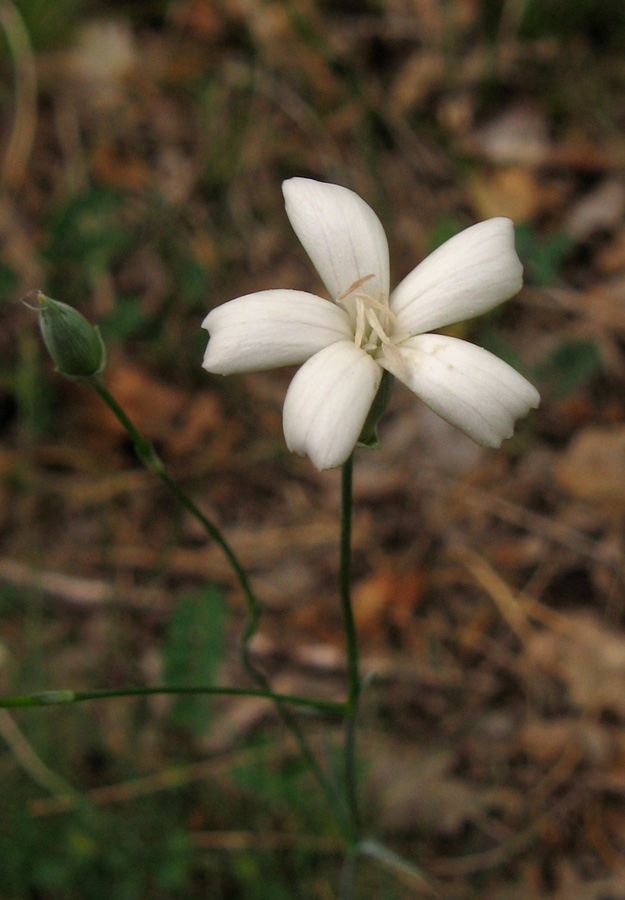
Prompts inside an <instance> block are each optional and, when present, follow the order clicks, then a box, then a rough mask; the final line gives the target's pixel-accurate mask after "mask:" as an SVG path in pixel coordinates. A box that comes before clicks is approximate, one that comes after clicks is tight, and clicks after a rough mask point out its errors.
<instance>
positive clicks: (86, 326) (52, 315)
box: [37, 293, 106, 380]
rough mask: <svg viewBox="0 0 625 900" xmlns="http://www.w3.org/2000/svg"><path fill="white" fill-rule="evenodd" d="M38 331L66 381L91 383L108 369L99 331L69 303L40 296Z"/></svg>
mask: <svg viewBox="0 0 625 900" xmlns="http://www.w3.org/2000/svg"><path fill="white" fill-rule="evenodd" d="M37 302H38V304H39V328H40V329H41V336H42V337H43V342H44V344H45V345H46V347H47V349H48V353H49V354H50V356H51V357H52V360H53V362H54V365H55V366H56V370H57V372H58V373H59V374H60V375H65V376H66V378H74V379H78V380H80V379H83V378H84V379H88V378H93V377H94V376H95V375H99V374H100V372H102V370H103V369H104V366H105V365H106V347H105V346H104V341H103V340H102V335H101V334H100V329H99V328H98V327H97V326H96V325H92V324H91V323H90V322H88V321H87V319H85V317H84V316H83V315H82V313H79V312H78V310H77V309H74V308H73V307H72V306H68V305H67V303H61V302H60V301H58V300H52V299H51V298H50V297H46V296H44V294H42V293H39V294H38V295H37Z"/></svg>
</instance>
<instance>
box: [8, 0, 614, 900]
mask: <svg viewBox="0 0 625 900" xmlns="http://www.w3.org/2000/svg"><path fill="white" fill-rule="evenodd" d="M624 51H625V6H624V5H623V3H622V2H621V0H370V2H365V0H345V2H342V3H339V2H331V0H266V2H263V0H135V2H128V3H119V2H117V3H116V2H105V0H54V2H50V0H12V2H11V0H0V298H1V300H2V306H1V309H0V315H1V316H2V319H1V322H2V327H1V329H0V348H1V352H0V429H1V434H2V445H1V447H0V473H1V479H0V691H1V692H2V693H3V694H13V693H19V692H27V691H36V690H41V689H45V688H75V689H90V688H96V687H109V688H114V687H121V686H124V685H157V684H160V683H163V682H169V683H175V684H183V683H187V684H197V683H210V682H211V681H215V682H216V683H220V684H245V683H246V682H245V678H244V676H243V674H242V672H241V667H240V663H239V657H238V650H237V646H238V641H239V638H240V635H241V629H242V625H243V621H244V614H245V607H244V603H243V598H242V596H241V594H240V591H239V590H238V588H237V586H236V584H235V582H234V580H233V578H232V576H231V574H230V572H229V571H228V568H227V566H226V565H225V563H224V560H223V559H222V557H221V556H220V554H219V552H218V550H217V549H216V547H215V546H214V544H212V543H211V542H209V541H207V539H206V538H205V536H204V534H203V533H202V532H201V531H200V530H199V528H198V526H197V525H196V523H195V522H194V521H192V520H191V519H190V518H189V517H188V516H187V515H186V514H185V513H183V512H182V511H181V510H180V509H179V508H178V507H177V506H176V505H175V503H174V501H173V500H172V499H171V498H170V497H169V496H168V495H167V494H166V493H165V491H164V488H163V487H162V486H161V485H160V483H159V482H158V481H156V480H155V479H154V478H153V477H152V476H151V475H150V474H149V473H147V472H146V471H144V469H143V468H142V467H141V465H140V463H139V462H138V460H137V459H136V457H135V455H134V452H133V449H132V446H131V444H130V442H129V441H128V439H127V438H126V437H125V435H124V433H123V432H122V431H121V429H120V428H119V426H118V425H117V424H116V422H115V421H114V420H113V418H112V416H111V415H110V413H109V412H108V411H107V410H106V408H104V406H103V405H102V404H101V403H100V401H99V400H98V398H97V397H95V395H93V394H91V393H90V392H89V391H88V390H87V389H86V388H83V387H80V386H78V385H74V384H70V383H69V382H66V381H63V380H62V379H61V378H59V377H58V376H56V375H55V374H54V372H53V369H52V366H51V364H50V361H49V359H48V358H47V357H46V355H45V352H44V351H43V350H42V346H41V342H40V339H39V336H38V333H37V325H36V316H35V313H34V312H32V311H31V309H29V308H28V307H27V306H25V305H24V304H22V303H20V302H19V300H20V298H22V297H24V296H25V295H27V294H28V292H30V291H32V290H36V289H41V290H43V291H44V292H45V293H47V294H49V295H50V296H52V297H54V298H56V299H58V300H63V301H65V302H68V303H71V304H74V305H76V306H77V307H78V308H79V309H80V310H81V311H82V312H83V313H84V314H85V315H87V316H88V317H89V318H90V319H91V320H92V321H94V322H98V323H99V324H100V326H101V328H102V332H103V334H104V337H105V340H106V343H107V347H108V351H109V365H108V368H107V372H106V383H107V385H108V386H109V388H110V390H111V391H112V392H113V394H114V395H115V396H116V397H117V399H118V400H119V401H120V402H121V403H122V404H123V405H124V406H125V407H126V409H127V411H128V413H129V414H130V415H131V416H132V417H133V418H134V419H135V421H136V422H137V424H138V425H139V427H140V428H141V430H142V431H143V432H144V434H145V435H146V436H148V437H150V438H151V439H153V440H154V442H155V444H156V446H157V448H158V450H159V452H160V454H161V455H162V457H163V459H164V460H165V462H166V464H167V465H168V467H169V469H170V472H171V474H172V475H173V476H174V477H176V478H177V479H179V480H180V481H181V482H182V483H183V484H184V486H185V487H186V488H187V489H188V490H189V492H190V493H191V494H192V496H193V497H194V498H195V499H196V500H197V502H198V503H199V504H200V505H201V506H202V507H203V508H204V509H205V510H206V511H207V513H208V514H209V515H210V516H211V517H212V518H213V519H214V520H215V521H216V522H217V523H218V524H219V525H220V526H221V527H222V528H223V529H224V530H225V532H226V534H227V535H228V537H229V539H230V540H231V542H232V544H233V545H234V547H235V549H236V550H237V552H239V553H240V555H241V558H242V559H243V561H244V562H245V564H246V565H247V566H248V567H249V571H250V574H251V577H252V580H253V583H254V585H255V587H256V589H257V591H258V593H259V594H260V595H261V597H262V598H263V600H264V603H265V613H264V615H263V618H262V622H261V625H260V628H259V631H258V633H257V635H256V637H255V639H254V645H253V649H254V653H255V658H256V660H257V662H258V663H259V664H260V665H262V666H264V667H265V669H266V671H268V672H269V673H270V674H271V676H272V678H273V682H274V684H275V686H276V688H277V689H279V690H283V691H287V690H288V691H294V692H295V691H296V692H300V693H310V694H311V695H315V696H324V697H331V698H337V699H338V698H340V697H342V695H343V686H344V677H345V670H344V649H343V637H342V630H341V620H340V609H339V603H338V595H337V588H336V571H337V564H338V552H337V542H338V507H339V477H340V476H339V474H338V473H337V472H329V473H324V474H322V475H320V474H318V473H317V472H316V471H315V470H314V469H313V467H312V466H311V464H310V463H309V462H308V461H307V460H300V459H298V458H295V457H293V456H291V455H290V454H288V452H287V451H286V448H285V445H284V439H283V436H282V430H281V408H282V400H283V397H284V393H285V390H286V387H287V385H288V382H289V379H290V377H291V376H292V371H289V370H280V371H275V372H269V373H263V374H261V375H252V376H240V377H231V378H228V379H220V378H216V377H211V376H208V375H206V373H205V372H203V370H202V369H201V359H202V354H203V351H204V347H205V342H206V334H205V332H202V330H201V328H200V324H201V321H202V319H203V317H204V316H205V314H206V312H207V311H208V310H209V309H210V308H211V307H212V306H214V305H217V304H219V303H222V302H224V301H226V300H228V299H230V298H232V297H234V296H237V295H240V294H244V293H246V292H249V291H251V290H258V289H262V288H275V287H290V288H299V289H304V290H312V291H315V292H318V291H321V286H320V283H319V281H318V278H317V276H316V273H315V272H314V270H313V268H312V266H311V264H310V263H309V261H308V260H307V258H306V256H305V253H304V251H303V250H302V248H301V247H300V246H299V244H298V241H297V239H296V238H295V236H294V234H293V233H292V231H291V229H290V226H289V223H288V220H287V219H286V215H285V213H284V209H283V201H282V195H281V190H280V184H281V182H282V180H283V179H285V178H288V177H290V176H293V175H305V176H309V177H313V178H317V179H321V180H328V181H334V182H338V183H341V184H344V185H346V186H348V187H351V188H353V189H354V190H356V191H357V192H358V193H359V194H360V195H361V196H362V197H363V198H365V199H366V200H367V202H368V203H369V204H370V205H371V206H372V207H373V208H374V209H375V210H376V211H377V213H378V215H379V216H380V218H381V220H382V222H383V224H384V226H385V228H386V231H387V234H388V238H389V244H390V248H391V264H392V280H393V282H394V283H397V281H398V280H399V279H400V278H401V277H402V276H403V275H404V274H406V273H407V272H408V271H410V269H411V268H412V267H413V266H414V265H416V263H417V262H419V261H420V260H421V259H422V258H423V257H424V256H425V255H426V254H427V253H428V252H429V251H431V250H432V249H433V248H435V247H436V246H437V245H438V244H440V243H441V242H442V241H443V240H445V239H446V238H448V237H450V236H451V235H452V234H454V233H455V232H457V231H459V230H460V229H461V228H463V227H466V226H467V225H470V224H472V223H473V222H475V221H478V220H480V219H483V218H487V217H489V216H493V215H508V216H510V217H512V218H513V219H514V221H515V224H516V229H517V248H518V251H519V254H520V256H521V258H522V260H523V263H524V266H525V281H526V284H525V287H524V288H523V290H522V292H521V294H520V295H519V296H518V297H517V298H515V299H514V300H512V301H510V302H509V303H507V304H505V305H504V306H503V307H501V308H499V309H497V310H495V311H494V312H492V313H491V314H489V315H488V316H485V317H482V318H481V319H479V320H475V321H472V322H469V323H466V324H462V325H459V326H456V327H454V329H453V330H452V333H454V334H456V335H458V336H461V337H463V338H467V339H469V340H472V341H475V342H476V343H480V344H482V345H483V346H486V347H487V348H488V349H490V350H492V351H493V352H495V353H497V354H498V355H499V356H501V357H503V358H505V359H506V360H508V361H509V362H511V363H512V364H513V365H514V366H516V367H517V368H518V369H519V370H520V371H521V372H522V373H523V374H524V375H526V376H527V377H528V378H530V380H532V381H533V382H534V383H535V384H536V385H537V387H538V388H539V390H540V392H541V395H542V404H541V408H540V409H539V410H538V411H537V412H535V413H532V414H531V415H530V416H529V417H528V419H526V420H525V421H524V422H522V423H521V424H520V427H519V428H518V429H517V432H516V435H515V437H514V439H512V440H510V441H508V442H506V443H505V444H504V446H503V447H502V449H501V450H500V451H490V450H488V451H486V450H482V449H480V448H478V447H476V446H475V445H474V444H472V442H471V441H470V440H469V439H467V438H464V436H462V435H460V434H458V433H456V432H454V431H453V430H452V429H451V428H450V427H448V426H447V425H446V424H445V423H443V422H441V421H440V420H438V419H437V418H436V417H434V416H433V415H431V414H430V413H429V412H428V411H427V409H425V407H424V406H423V405H422V404H421V403H420V402H419V401H418V400H417V399H416V398H415V397H414V396H412V395H411V394H410V393H409V392H408V391H406V390H404V389H403V388H402V387H401V386H399V387H397V388H396V391H395V394H394V398H393V401H392V404H391V407H390V410H389V412H388V414H387V416H386V418H385V420H384V421H383V423H382V426H381V429H380V435H381V438H382V448H381V449H380V450H377V451H368V452H366V451H361V452H359V453H358V455H357V460H356V470H355V493H356V508H355V521H354V527H355V534H354V544H355V551H354V602H355V607H356V617H357V623H358V628H359V633H360V641H361V652H362V660H363V669H364V671H366V672H376V673H377V677H376V678H375V680H374V681H373V682H372V684H371V685H370V686H369V688H368V689H367V691H366V693H365V695H364V699H363V714H362V723H361V724H362V737H361V759H360V767H361V778H362V784H363V796H364V797H365V798H366V799H365V803H364V808H365V811H366V818H367V824H368V827H369V829H370V830H371V832H373V833H374V834H376V835H377V836H378V837H379V838H380V839H382V840H384V841H385V842H386V843H387V844H388V845H389V846H391V847H393V848H394V849H395V850H396V851H398V852H401V853H403V854H405V855H406V857H408V858H409V859H411V860H413V861H415V862H416V863H417V864H418V865H419V866H420V867H421V868H422V869H423V870H424V872H425V873H426V874H427V875H428V877H429V878H430V879H431V883H432V884H433V885H435V886H436V888H437V890H438V894H439V896H442V897H446V898H472V897H476V898H477V897H480V898H481V900H534V898H535V900H569V898H576V900H609V898H614V900H617V898H622V897H623V896H625V862H624V861H623V853H624V851H625V807H624V805H623V795H624V793H625V727H624V726H625V630H624V604H623V581H622V568H623V558H624V552H625V551H624V543H623V519H624V516H623V511H624V502H625V477H624V475H625V425H623V413H624V409H625V393H624V390H623V377H624V369H625V218H624V212H625V175H624V163H625V153H624V151H625V132H624V124H625V93H624V90H625V55H624ZM304 725H305V726H306V728H307V730H309V733H310V735H311V739H312V741H313V744H314V746H315V748H316V750H318V752H319V753H320V754H322V755H325V756H326V757H327V756H331V755H332V746H333V742H334V733H333V726H332V723H330V722H319V721H317V720H311V721H310V723H308V722H306V721H305V722H304ZM0 779H1V783H2V788H1V790H0V796H1V798H2V799H1V800H0V846H1V847H2V851H1V857H2V864H1V865H0V896H2V897H4V898H11V900H13V898H15V900H17V898H20V900H23V898H33V900H48V898H68V900H74V898H83V900H103V898H105V897H111V896H113V897H115V900H127V898H128V900H135V898H137V900H152V898H158V900H161V898H162V900H169V898H174V897H175V898H178V900H196V898H206V897H210V898H215V900H225V898H243V897H245V898H246V900H282V898H285V900H286V898H293V897H297V898H299V900H332V898H336V897H337V884H338V874H339V871H340V862H341V856H340V844H339V843H338V842H337V839H336V836H335V834H334V832H333V829H332V825H331V822H330V821H329V819H328V816H327V812H326V811H325V809H324V806H323V802H322V799H321V798H320V797H319V796H318V794H317V792H316V790H315V789H314V787H313V784H312V782H311V780H310V776H309V775H308V774H307V773H306V772H305V771H303V770H302V767H301V765H300V764H299V762H298V759H297V756H296V754H295V753H294V748H293V747H292V746H291V744H290V742H289V741H288V740H285V735H284V732H283V730H282V729H281V727H280V725H279V723H278V722H276V721H275V718H274V715H273V713H272V710H271V707H269V706H267V705H266V704H265V703H264V702H262V701H255V700H250V699H247V700H240V701H234V700H228V701H225V700H215V699H202V700H199V699H193V700H192V699H187V700H184V701H182V700H178V701H172V700H171V699H167V698H163V697H160V698H159V697H153V698H150V699H142V700H129V699H121V700H109V701H106V702H100V703H90V704H89V703H87V704H83V705H78V706H73V707H68V708H50V709H34V710H32V709H31V710H19V711H14V712H12V713H9V712H7V711H6V710H3V711H1V714H0ZM357 890H358V897H362V898H363V900H364V898H370V897H373V896H376V897H381V898H385V900H407V898H413V897H422V896H423V897H427V896H431V895H432V894H431V893H429V892H428V889H426V888H424V887H423V886H422V885H421V886H420V885H419V884H416V883H413V882H411V881H410V879H409V878H408V877H406V878H405V879H403V880H402V878H400V877H398V876H397V875H396V874H392V873H389V872H386V871H384V870H380V869H378V868H375V867H374V866H372V865H371V864H366V863H365V864H363V866H362V868H361V870H360V871H359V876H358V888H357Z"/></svg>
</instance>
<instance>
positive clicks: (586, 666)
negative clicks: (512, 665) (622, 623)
mask: <svg viewBox="0 0 625 900" xmlns="http://www.w3.org/2000/svg"><path fill="white" fill-rule="evenodd" d="M568 619H569V628H568V633H567V635H566V637H564V636H563V635H562V634H559V633H557V632H553V631H550V630H544V631H541V632H536V633H534V634H533V636H532V637H531V638H530V640H529V641H528V644H527V654H528V657H529V658H530V659H531V660H533V661H534V662H535V663H538V664H539V665H540V666H541V668H543V669H546V670H547V671H549V672H551V673H552V674H553V675H555V676H556V677H557V678H558V679H559V680H560V681H561V682H562V683H563V684H564V685H565V686H566V688H567V690H568V695H569V697H570V700H571V701H572V702H573V703H575V705H576V706H578V707H580V708H581V709H582V710H584V711H586V712H594V713H600V712H603V711H605V710H609V711H611V712H615V713H616V714H617V715H620V716H625V635H623V634H620V633H617V634H615V633H614V631H613V629H612V628H611V627H609V626H608V625H607V624H604V623H602V622H600V621H598V620H597V618H596V616H594V615H592V614H591V613H587V612H579V613H569V616H568Z"/></svg>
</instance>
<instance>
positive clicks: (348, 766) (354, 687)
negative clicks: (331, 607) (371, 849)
mask: <svg viewBox="0 0 625 900" xmlns="http://www.w3.org/2000/svg"><path fill="white" fill-rule="evenodd" d="M353 466H354V456H353V454H352V455H351V456H350V458H349V459H348V460H347V462H346V463H345V464H344V465H343V472H342V481H341V561H340V569H339V589H340V594H341V606H342V609H343V622H344V626H345V638H346V644H347V679H348V687H347V704H346V710H345V786H346V792H347V803H348V807H349V811H350V817H351V825H352V837H353V839H354V840H355V841H356V840H358V837H359V833H360V812H359V808H358V790H357V787H358V786H357V775H356V715H357V713H358V699H359V696H360V674H359V669H358V644H357V639H356V624H355V622H354V610H353V607H352V598H351V547H352V476H353Z"/></svg>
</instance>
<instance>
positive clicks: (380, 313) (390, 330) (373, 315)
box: [336, 275, 408, 357]
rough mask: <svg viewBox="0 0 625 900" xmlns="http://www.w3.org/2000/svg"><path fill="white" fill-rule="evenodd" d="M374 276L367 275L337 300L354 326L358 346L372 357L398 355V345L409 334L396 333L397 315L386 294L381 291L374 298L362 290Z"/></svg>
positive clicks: (355, 341) (355, 340)
mask: <svg viewBox="0 0 625 900" xmlns="http://www.w3.org/2000/svg"><path fill="white" fill-rule="evenodd" d="M374 277H375V276H374V275H365V277H364V278H360V279H359V280H358V281H355V282H354V283H353V284H352V285H351V286H350V287H349V288H348V289H347V290H346V291H343V293H342V294H339V296H338V297H337V298H336V302H337V303H338V304H339V305H341V306H343V308H344V309H346V310H347V312H348V313H349V316H350V318H351V320H352V322H353V324H354V343H355V345H356V346H357V347H360V349H361V350H364V351H365V352H366V353H369V354H370V355H371V356H373V357H375V356H376V355H377V354H378V352H379V351H380V350H382V351H383V352H384V353H393V352H397V351H395V345H396V344H398V343H400V342H401V341H403V340H405V339H406V338H407V337H408V334H407V333H401V332H396V331H395V329H396V327H397V316H396V315H395V314H394V313H393V312H392V310H391V308H390V306H389V298H388V296H387V295H386V294H383V293H382V292H381V291H379V292H378V295H377V296H375V295H372V294H367V293H365V292H364V291H361V290H360V288H362V286H363V284H365V282H367V281H370V279H371V278H374Z"/></svg>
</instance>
